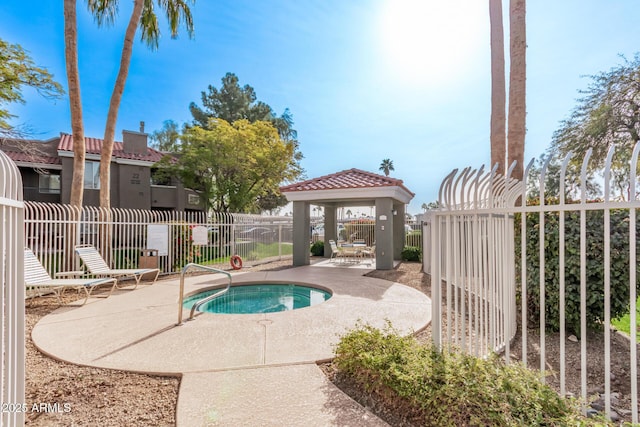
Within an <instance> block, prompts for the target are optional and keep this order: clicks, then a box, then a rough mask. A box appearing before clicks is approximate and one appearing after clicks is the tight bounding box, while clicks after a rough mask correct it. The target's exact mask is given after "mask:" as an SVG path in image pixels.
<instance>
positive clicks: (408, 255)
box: [401, 246, 422, 261]
mask: <svg viewBox="0 0 640 427" xmlns="http://www.w3.org/2000/svg"><path fill="white" fill-rule="evenodd" d="M401 255H402V260H403V261H420V259H421V258H422V250H421V249H420V248H419V247H417V246H405V247H404V249H402V254H401Z"/></svg>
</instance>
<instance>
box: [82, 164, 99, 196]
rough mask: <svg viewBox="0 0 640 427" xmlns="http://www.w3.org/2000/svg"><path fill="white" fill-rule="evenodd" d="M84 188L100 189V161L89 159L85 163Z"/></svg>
mask: <svg viewBox="0 0 640 427" xmlns="http://www.w3.org/2000/svg"><path fill="white" fill-rule="evenodd" d="M84 188H86V189H89V190H99V189H100V162H91V161H87V162H85V163H84Z"/></svg>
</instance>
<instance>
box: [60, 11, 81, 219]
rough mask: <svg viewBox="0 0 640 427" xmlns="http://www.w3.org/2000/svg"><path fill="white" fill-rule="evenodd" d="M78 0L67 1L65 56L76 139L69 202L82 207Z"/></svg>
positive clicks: (73, 135)
mask: <svg viewBox="0 0 640 427" xmlns="http://www.w3.org/2000/svg"><path fill="white" fill-rule="evenodd" d="M76 22H77V21H76V1H75V0H64V55H65V65H66V68H67V85H68V86H69V107H70V110H71V134H72V138H73V176H72V181H71V196H70V200H69V203H70V204H71V205H72V206H75V207H78V208H80V207H82V198H83V195H84V157H85V145H84V125H83V122H82V102H81V101H82V99H81V96H80V72H79V71H78V31H77V25H76Z"/></svg>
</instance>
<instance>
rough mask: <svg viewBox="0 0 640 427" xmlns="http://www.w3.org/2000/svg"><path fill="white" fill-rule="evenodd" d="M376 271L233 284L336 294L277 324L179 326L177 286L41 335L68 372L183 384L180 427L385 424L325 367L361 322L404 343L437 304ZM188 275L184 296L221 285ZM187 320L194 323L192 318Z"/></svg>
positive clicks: (272, 316)
mask: <svg viewBox="0 0 640 427" xmlns="http://www.w3.org/2000/svg"><path fill="white" fill-rule="evenodd" d="M367 271H368V270H364V269H347V268H318V267H314V266H306V267H299V268H292V269H286V270H282V271H264V272H255V273H239V274H235V275H234V276H233V282H234V284H239V283H253V282H270V283H276V282H278V283H289V282H294V283H298V284H305V285H315V286H320V287H323V288H327V289H330V290H331V291H332V292H333V296H332V298H330V299H329V300H328V301H326V302H324V303H322V304H319V305H317V306H313V307H308V308H304V309H298V310H294V311H287V312H279V313H267V314H244V315H233V314H209V313H204V314H201V315H199V316H197V317H196V319H195V320H193V321H188V322H185V323H184V324H183V325H182V326H177V321H178V318H177V316H178V305H177V302H178V291H179V280H178V279H172V280H161V281H159V282H157V283H156V284H154V285H152V286H144V287H142V288H141V289H137V290H135V291H123V292H121V293H119V294H117V295H113V296H111V297H110V298H108V299H93V298H92V299H90V300H89V302H88V303H87V304H86V305H84V306H80V307H76V306H65V307H61V308H60V309H59V310H56V311H55V312H53V313H51V314H49V315H47V316H46V317H44V318H43V319H41V321H40V322H39V323H38V324H37V325H36V326H35V327H34V329H33V332H32V338H33V341H34V343H35V344H36V346H37V347H38V348H39V349H40V350H41V351H42V352H44V353H46V354H48V355H50V356H51V357H54V358H56V359H60V360H63V361H66V362H71V363H76V364H80V365H87V366H95V367H101V368H110V369H119V370H125V371H135V372H144V373H150V374H160V375H179V376H181V377H182V380H181V385H180V392H179V398H178V407H177V416H176V417H177V425H178V426H206V425H234V426H237V425H250V426H254V425H260V426H281V425H288V426H297V425H299V426H303V425H304V426H307V425H354V426H357V425H362V426H365V425H366V426H370V425H385V423H384V422H382V421H381V420H379V419H377V417H375V416H374V415H372V414H370V413H369V412H368V411H366V410H365V409H364V408H362V407H361V406H360V405H358V404H357V403H356V402H354V401H353V400H351V399H350V398H349V397H348V396H346V395H344V394H343V393H342V392H341V391H340V390H338V389H337V388H336V387H335V386H333V384H332V383H331V382H329V381H328V380H327V379H326V378H325V376H324V374H323V373H322V372H321V370H320V368H319V367H318V366H317V364H316V362H318V361H324V360H328V359H331V358H332V357H333V355H334V346H335V344H336V343H337V342H338V340H339V336H340V335H342V334H344V333H345V332H346V331H348V330H349V329H350V328H353V326H355V325H356V324H357V323H358V322H362V323H368V324H371V325H373V326H376V327H383V326H384V325H385V323H386V320H389V321H391V323H392V324H393V326H394V327H395V328H397V329H398V330H400V331H401V332H403V333H410V332H412V331H418V330H420V329H422V328H424V327H425V326H427V325H428V324H429V322H430V320H431V301H430V300H429V298H428V297H426V296H425V295H424V294H422V293H421V292H419V291H417V290H415V289H413V288H409V287H407V286H404V285H400V284H397V283H393V282H389V281H385V280H381V279H375V278H369V277H364V276H363V274H365V273H366V272H367ZM222 282H223V280H221V279H220V278H219V276H211V275H200V276H190V277H187V279H186V280H185V289H186V292H185V293H186V294H189V293H193V292H197V291H199V290H202V289H206V288H208V287H211V286H212V285H213V284H220V283H222ZM184 316H185V317H186V316H188V312H186V313H185V314H184Z"/></svg>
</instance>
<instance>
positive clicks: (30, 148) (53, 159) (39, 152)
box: [0, 138, 62, 165]
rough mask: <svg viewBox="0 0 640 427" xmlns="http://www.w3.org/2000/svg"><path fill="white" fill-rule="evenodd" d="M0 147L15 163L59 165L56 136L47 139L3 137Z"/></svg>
mask: <svg viewBox="0 0 640 427" xmlns="http://www.w3.org/2000/svg"><path fill="white" fill-rule="evenodd" d="M0 149H2V151H4V152H5V154H6V155H7V156H9V158H10V159H11V160H13V161H14V162H16V163H36V164H43V165H60V164H62V162H61V161H60V158H59V157H58V152H57V138H55V139H53V140H48V141H35V140H17V139H13V140H12V139H8V138H7V139H5V140H3V142H2V144H0Z"/></svg>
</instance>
